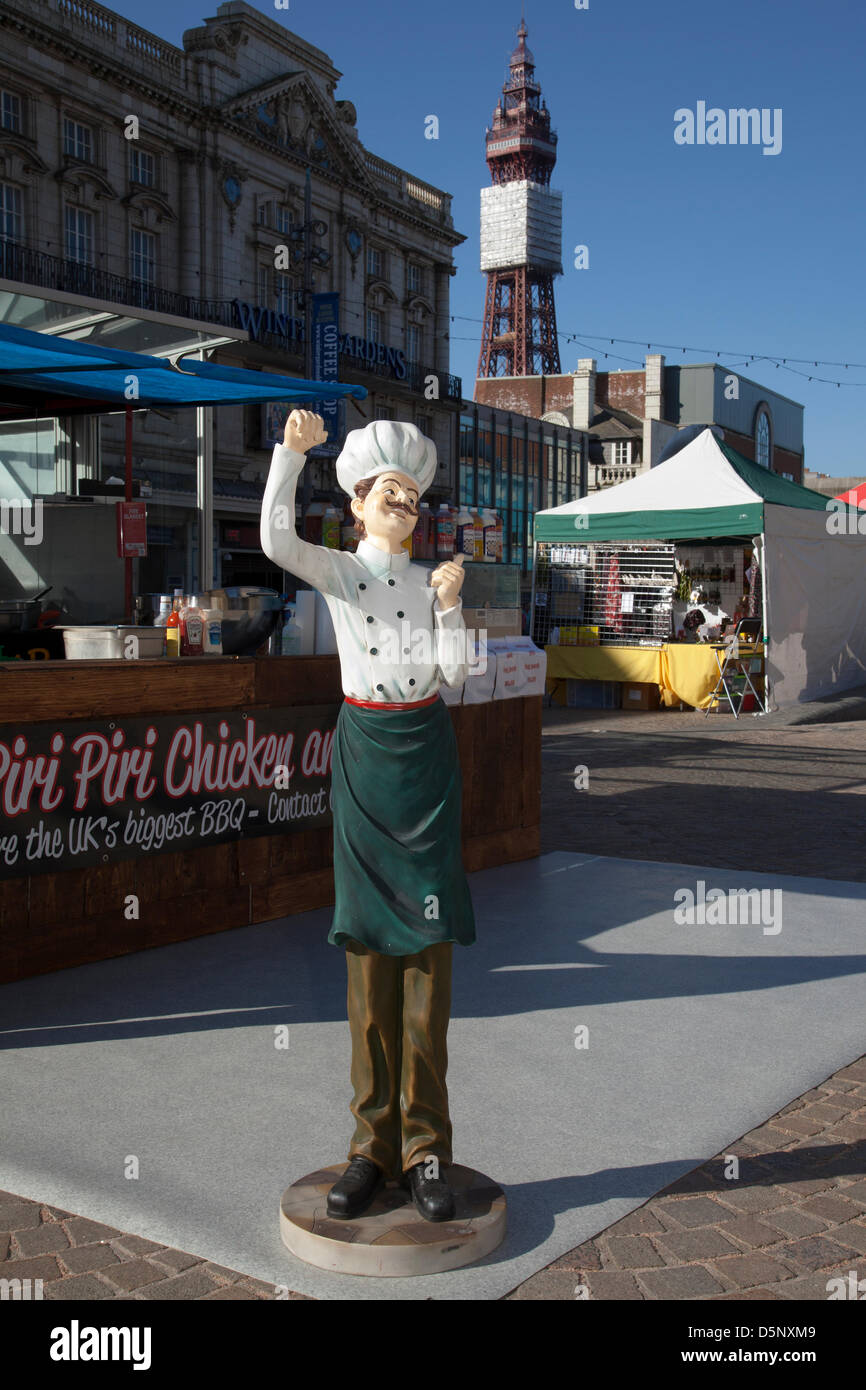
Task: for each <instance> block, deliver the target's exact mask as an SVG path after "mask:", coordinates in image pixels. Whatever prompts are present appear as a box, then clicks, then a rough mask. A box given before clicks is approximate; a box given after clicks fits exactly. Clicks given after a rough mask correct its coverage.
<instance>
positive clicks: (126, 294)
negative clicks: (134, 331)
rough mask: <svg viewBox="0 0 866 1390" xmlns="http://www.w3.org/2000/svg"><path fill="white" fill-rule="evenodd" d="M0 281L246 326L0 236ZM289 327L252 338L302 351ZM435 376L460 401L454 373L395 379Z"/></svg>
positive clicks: (227, 304) (417, 370)
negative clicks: (284, 330)
mask: <svg viewBox="0 0 866 1390" xmlns="http://www.w3.org/2000/svg"><path fill="white" fill-rule="evenodd" d="M0 280H12V281H14V282H15V283H16V284H23V285H28V286H33V287H38V288H40V289H50V290H62V291H64V292H65V293H67V294H76V295H81V296H82V297H83V298H87V299H101V300H104V301H107V302H108V303H110V304H117V305H118V306H120V307H122V308H126V309H148V310H150V312H151V313H155V314H169V315H172V316H173V317H175V318H182V319H192V320H193V321H195V322H197V323H206V324H211V325H214V326H219V327H221V328H248V327H249V325H248V323H243V322H242V321H241V316H240V314H239V311H238V303H239V301H238V300H232V299H195V298H193V297H192V296H191V295H186V294H177V293H175V291H174V290H164V289H160V288H159V287H158V286H156V285H148V284H145V283H144V282H143V281H141V280H130V279H128V278H127V277H126V276H123V275H114V274H112V273H111V272H110V271H107V270H99V269H97V268H96V267H95V266H90V265H83V264H81V263H80V262H78V261H67V260H63V259H61V258H60V257H59V256H51V255H49V254H48V252H46V251H34V250H33V249H32V248H31V247H29V246H22V245H20V244H19V243H18V242H14V241H3V240H0ZM288 325H295V326H296V329H297V330H298V331H296V332H294V333H293V332H291V331H289V332H286V333H285V334H283V333H270V332H266V331H261V332H259V333H258V334H257V335H256V336H255V340H256V342H259V343H262V344H263V345H264V346H266V347H272V348H275V349H276V350H277V351H279V352H281V353H286V352H289V353H294V354H296V355H300V354H302V353H303V321H302V320H297V319H291V318H288V319H287V327H288ZM340 356H341V358H343V359H344V360H345V362H346V364H347V366H351V367H352V368H353V369H354V370H355V371H359V370H360V371H364V372H367V373H372V374H373V375H375V376H382V377H388V378H389V379H392V378H391V373H390V370H389V368H388V366H387V364H384V363H372V362H364V363H363V364H359V362H358V359H357V358H355V357H353V356H352V355H351V354H349V353H346V352H343V353H341V354H340ZM430 376H434V377H436V379H437V382H438V388H439V397H438V398H439V399H440V400H447V401H459V400H461V399H462V394H463V383H462V381H461V379H460V377H459V376H452V375H451V374H450V373H449V372H437V371H434V370H433V369H432V368H430V367H424V366H422V365H421V363H418V362H407V363H406V376H405V377H403V378H402V379H401V380H400V385H405V386H407V387H408V388H409V390H411V391H417V392H418V393H423V392H424V391H425V387H426V384H427V378H428V377H430Z"/></svg>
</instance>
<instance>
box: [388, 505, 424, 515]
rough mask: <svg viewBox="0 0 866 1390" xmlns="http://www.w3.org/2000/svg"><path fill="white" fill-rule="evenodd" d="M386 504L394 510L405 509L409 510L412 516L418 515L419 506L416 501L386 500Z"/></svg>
mask: <svg viewBox="0 0 866 1390" xmlns="http://www.w3.org/2000/svg"><path fill="white" fill-rule="evenodd" d="M385 506H386V507H390V508H391V511H392V512H393V511H403V512H408V513H409V515H410V516H417V515H418V508H417V507H416V506H415V503H414V502H386V503H385Z"/></svg>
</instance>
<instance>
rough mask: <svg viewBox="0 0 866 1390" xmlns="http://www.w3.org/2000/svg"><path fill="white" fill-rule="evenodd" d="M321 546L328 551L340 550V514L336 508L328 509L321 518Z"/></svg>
mask: <svg viewBox="0 0 866 1390" xmlns="http://www.w3.org/2000/svg"><path fill="white" fill-rule="evenodd" d="M322 545H324V546H327V548H328V550H339V549H340V513H339V512H338V511H337V508H336V507H328V509H327V510H326V512H325V515H324V516H323V518H322Z"/></svg>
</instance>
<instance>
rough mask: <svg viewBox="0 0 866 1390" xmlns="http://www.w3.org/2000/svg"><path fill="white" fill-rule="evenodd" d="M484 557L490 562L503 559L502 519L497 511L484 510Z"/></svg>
mask: <svg viewBox="0 0 866 1390" xmlns="http://www.w3.org/2000/svg"><path fill="white" fill-rule="evenodd" d="M483 521H484V558H485V560H487V561H488V563H490V562H492V563H497V562H498V561H500V560H501V559H502V519H501V517H499V516H497V514H496V512H494V511H489V510H487V508H485V510H484V516H483Z"/></svg>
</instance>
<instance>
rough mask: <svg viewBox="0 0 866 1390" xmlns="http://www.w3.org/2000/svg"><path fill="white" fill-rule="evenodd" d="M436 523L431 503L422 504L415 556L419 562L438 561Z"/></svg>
mask: <svg viewBox="0 0 866 1390" xmlns="http://www.w3.org/2000/svg"><path fill="white" fill-rule="evenodd" d="M434 530H435V522H434V520H433V513H432V512H431V510H430V503H429V502H422V503H421V506H420V508H419V515H418V520H417V522H416V524H415V531H414V536H415V554H416V556H417V557H418V559H419V560H435V559H436V538H435V535H434Z"/></svg>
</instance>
